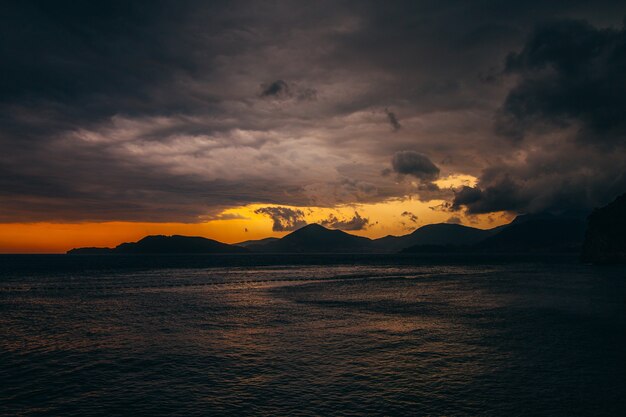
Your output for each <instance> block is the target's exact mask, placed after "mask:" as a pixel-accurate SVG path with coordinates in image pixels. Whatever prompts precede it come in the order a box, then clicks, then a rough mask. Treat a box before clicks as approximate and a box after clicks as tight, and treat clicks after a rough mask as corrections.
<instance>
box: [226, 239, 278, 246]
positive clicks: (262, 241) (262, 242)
mask: <svg viewBox="0 0 626 417" xmlns="http://www.w3.org/2000/svg"><path fill="white" fill-rule="evenodd" d="M277 240H280V238H278V237H266V238H265V239H257V240H246V241H243V242H239V243H235V244H234V245H235V246H242V247H244V248H247V247H249V246H253V245H265V244H266V243H271V242H275V241H277Z"/></svg>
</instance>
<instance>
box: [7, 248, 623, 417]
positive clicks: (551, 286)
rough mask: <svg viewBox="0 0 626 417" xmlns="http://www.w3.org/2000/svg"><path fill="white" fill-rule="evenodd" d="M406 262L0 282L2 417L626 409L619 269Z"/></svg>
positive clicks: (54, 275) (12, 271) (28, 275)
mask: <svg viewBox="0 0 626 417" xmlns="http://www.w3.org/2000/svg"><path fill="white" fill-rule="evenodd" d="M6 259H7V258H5V260H6ZM34 259H36V258H34ZM396 261H397V260H396V259H394V258H393V257H389V258H388V260H387V261H386V262H385V260H384V259H379V260H378V261H377V262H375V263H371V262H370V263H367V262H362V263H359V264H345V263H344V264H336V265H333V264H326V265H323V264H320V263H319V262H318V263H317V264H316V265H305V264H304V263H303V262H294V263H297V265H291V266H289V265H248V266H241V265H240V266H237V262H236V261H228V262H229V263H230V264H229V265H221V266H220V265H213V266H206V265H203V266H198V265H196V266H195V267H193V268H181V267H172V265H162V266H161V267H160V268H157V269H150V268H148V267H146V265H141V266H140V267H138V266H137V265H134V266H133V265H126V264H124V265H123V266H121V267H116V268H110V267H109V266H107V267H106V268H103V267H99V266H97V267H94V268H91V269H89V268H86V269H83V270H80V271H78V270H72V269H71V268H65V269H64V268H57V269H51V272H50V273H45V268H39V269H38V268H36V267H33V266H32V265H31V266H29V267H22V266H19V265H18V266H17V267H16V266H15V265H16V263H15V262H14V263H13V264H11V265H13V266H12V267H11V268H5V269H4V270H2V271H1V272H0V274H2V275H0V363H1V366H0V379H1V380H2V381H5V382H3V383H2V386H0V414H7V415H14V414H17V415H41V414H48V415H102V414H105V415H106V414H109V415H110V414H131V413H134V414H142V415H215V414H217V415H224V414H228V415H242V414H257V415H363V414H369V415H407V414H410V415H411V414H412V415H450V416H460V415H467V416H474V415H493V416H503V415H546V416H556V415H562V416H573V415H580V416H589V415H620V414H621V412H622V411H623V410H624V409H625V407H626V399H625V398H626V397H625V396H624V395H623V393H624V392H626V348H625V346H626V345H625V342H626V274H625V272H624V270H623V269H619V268H601V269H598V268H593V267H589V266H582V265H578V264H577V263H575V262H549V263H548V262H540V263H537V262H532V263H531V262H519V263H506V262H500V263H489V264H486V263H477V262H474V263H470V264H467V265H462V264H460V263H452V264H449V265H446V264H445V263H442V262H440V261H438V262H431V263H428V262H408V261H403V262H396ZM19 262H22V261H21V260H20V261H19ZM19 262H17V264H19ZM35 262H36V261H35ZM42 262H43V261H42ZM46 262H48V261H46ZM81 262H88V261H84V260H81ZM125 262H126V261H125ZM130 262H132V261H130ZM137 262H143V261H137ZM8 264H9V263H6V264H5V265H8ZM242 264H244V265H245V263H242Z"/></svg>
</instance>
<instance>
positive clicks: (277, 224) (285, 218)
mask: <svg viewBox="0 0 626 417" xmlns="http://www.w3.org/2000/svg"><path fill="white" fill-rule="evenodd" d="M254 212H255V213H257V214H265V215H266V216H268V217H270V218H271V219H272V221H273V222H274V223H273V225H272V230H273V231H275V232H288V231H292V230H297V229H299V228H301V227H303V226H306V224H307V223H306V220H304V212H303V211H302V210H298V209H291V208H289V207H262V208H260V209H257V210H255V211H254Z"/></svg>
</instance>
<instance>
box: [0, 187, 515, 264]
mask: <svg viewBox="0 0 626 417" xmlns="http://www.w3.org/2000/svg"><path fill="white" fill-rule="evenodd" d="M441 203H442V201H429V202H420V201H417V200H411V199H398V200H393V201H387V202H385V203H378V204H364V205H358V206H344V207H338V208H334V209H329V208H320V207H310V208H302V207H299V208H298V209H300V210H302V211H303V212H304V213H305V218H306V221H307V222H308V223H315V222H319V221H321V220H322V219H325V218H328V216H329V215H330V214H334V215H335V216H336V217H338V218H340V219H346V218H351V217H352V216H353V215H354V213H355V212H358V213H359V214H360V215H361V216H362V217H367V218H369V220H370V225H369V226H368V227H367V228H366V229H364V230H358V231H349V233H353V234H357V235H361V236H367V237H371V238H377V237H382V236H386V235H388V234H394V235H402V234H406V233H409V232H411V231H412V230H414V229H415V228H417V227H420V226H423V225H425V224H429V223H439V222H445V221H447V220H448V219H449V218H450V217H451V216H452V214H451V213H449V212H445V211H440V210H433V209H432V208H431V207H435V206H437V205H438V204H441ZM267 206H268V205H267V204H264V205H249V206H244V207H238V208H233V209H229V210H226V211H224V213H222V214H223V215H229V216H227V217H238V218H235V219H230V220H209V221H206V222H202V223H137V222H104V223H4V224H0V253H63V252H65V251H67V250H68V249H71V248H74V247H84V246H107V247H113V246H116V245H118V244H120V243H122V242H129V241H136V240H138V239H140V238H142V237H144V236H146V235H152V234H164V235H172V234H181V235H189V236H204V237H207V238H211V239H216V240H219V241H222V242H226V243H236V242H240V241H244V240H248V239H260V238H264V237H268V236H277V237H280V236H283V235H285V234H286V233H288V232H273V231H272V221H271V219H270V218H269V217H267V216H265V215H262V214H257V213H254V211H255V210H256V209H258V208H260V207H267ZM283 207H284V206H283ZM404 211H410V212H411V213H414V214H415V215H417V216H418V220H417V222H411V221H409V220H408V219H407V218H406V217H403V216H401V213H402V212H404ZM455 215H456V214H455ZM457 217H460V220H461V221H462V222H463V223H464V224H467V225H469V226H473V227H479V228H490V227H495V226H498V225H500V224H504V223H508V222H509V221H510V218H509V217H508V216H507V215H505V214H502V213H500V214H495V215H490V216H477V217H472V218H468V217H463V216H462V215H461V216H457Z"/></svg>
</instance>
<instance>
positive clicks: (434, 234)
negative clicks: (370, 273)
mask: <svg viewBox="0 0 626 417" xmlns="http://www.w3.org/2000/svg"><path fill="white" fill-rule="evenodd" d="M498 230H499V228H495V229H489V230H482V229H476V228H474V227H468V226H463V225H460V224H451V223H437V224H428V225H425V226H422V227H420V228H419V229H417V230H415V231H414V232H412V233H410V234H408V235H404V236H385V237H383V238H380V239H376V240H375V241H374V245H375V247H376V248H377V249H379V250H381V251H389V252H397V251H400V250H403V249H408V248H410V247H413V246H426V245H427V246H431V247H441V246H450V245H454V246H467V245H473V244H476V243H478V242H480V241H482V240H484V239H486V238H488V237H489V236H492V235H493V234H494V233H496V232H497V231H498Z"/></svg>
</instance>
